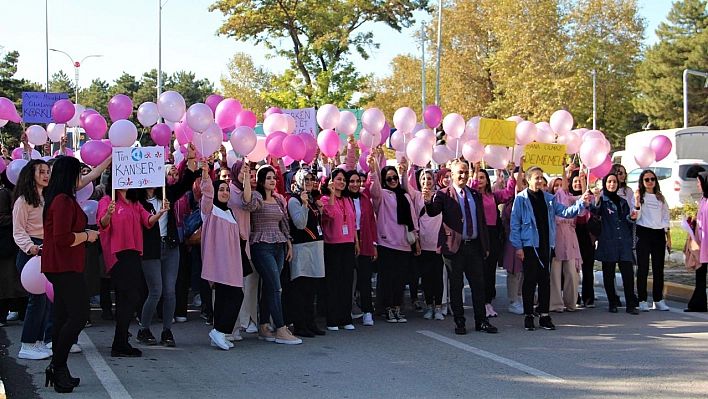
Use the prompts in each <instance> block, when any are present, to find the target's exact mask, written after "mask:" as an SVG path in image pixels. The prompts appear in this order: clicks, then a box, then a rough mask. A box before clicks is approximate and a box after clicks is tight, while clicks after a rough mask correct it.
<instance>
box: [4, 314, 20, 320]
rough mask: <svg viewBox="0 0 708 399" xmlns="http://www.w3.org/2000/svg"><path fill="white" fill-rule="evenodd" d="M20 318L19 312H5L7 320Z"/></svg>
mask: <svg viewBox="0 0 708 399" xmlns="http://www.w3.org/2000/svg"><path fill="white" fill-rule="evenodd" d="M19 318H20V313H19V312H10V313H8V314H7V321H17V319H19Z"/></svg>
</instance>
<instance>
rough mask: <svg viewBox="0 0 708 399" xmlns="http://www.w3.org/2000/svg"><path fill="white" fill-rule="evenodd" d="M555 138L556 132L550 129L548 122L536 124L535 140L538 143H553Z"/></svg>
mask: <svg viewBox="0 0 708 399" xmlns="http://www.w3.org/2000/svg"><path fill="white" fill-rule="evenodd" d="M555 140H556V134H555V133H554V132H553V129H551V125H550V124H549V123H548V122H539V123H537V124H536V141H538V142H539V143H553V142H554V141H555Z"/></svg>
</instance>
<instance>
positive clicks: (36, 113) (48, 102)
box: [22, 91, 69, 123]
mask: <svg viewBox="0 0 708 399" xmlns="http://www.w3.org/2000/svg"><path fill="white" fill-rule="evenodd" d="M68 98H69V96H68V95H67V94H66V93H45V92H43V91H42V92H32V91H23V92H22V120H23V121H24V122H25V123H52V122H54V118H53V117H52V107H53V106H54V103H56V102H57V101H59V100H66V99H68Z"/></svg>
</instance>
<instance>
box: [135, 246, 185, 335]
mask: <svg viewBox="0 0 708 399" xmlns="http://www.w3.org/2000/svg"><path fill="white" fill-rule="evenodd" d="M160 246H161V251H160V254H161V256H160V259H143V275H145V282H146V283H147V287H148V297H147V300H146V301H145V304H144V305H143V311H142V315H141V317H140V323H141V324H142V325H143V328H150V322H151V321H152V318H153V316H155V311H156V309H157V304H158V302H160V297H162V327H163V328H164V329H172V318H173V317H174V315H175V308H176V305H177V297H176V296H175V286H176V284H177V272H178V271H179V247H175V248H170V244H169V243H166V242H162V243H160Z"/></svg>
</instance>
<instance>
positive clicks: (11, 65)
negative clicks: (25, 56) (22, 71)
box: [0, 51, 20, 79]
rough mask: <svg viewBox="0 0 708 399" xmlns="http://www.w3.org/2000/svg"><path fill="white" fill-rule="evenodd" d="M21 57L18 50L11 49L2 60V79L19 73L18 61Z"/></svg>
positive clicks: (0, 73)
mask: <svg viewBox="0 0 708 399" xmlns="http://www.w3.org/2000/svg"><path fill="white" fill-rule="evenodd" d="M19 58H20V53H19V52H18V51H10V52H9V53H7V54H5V56H4V57H3V59H2V61H0V79H9V78H11V77H13V76H15V74H16V73H17V61H18V60H19Z"/></svg>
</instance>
